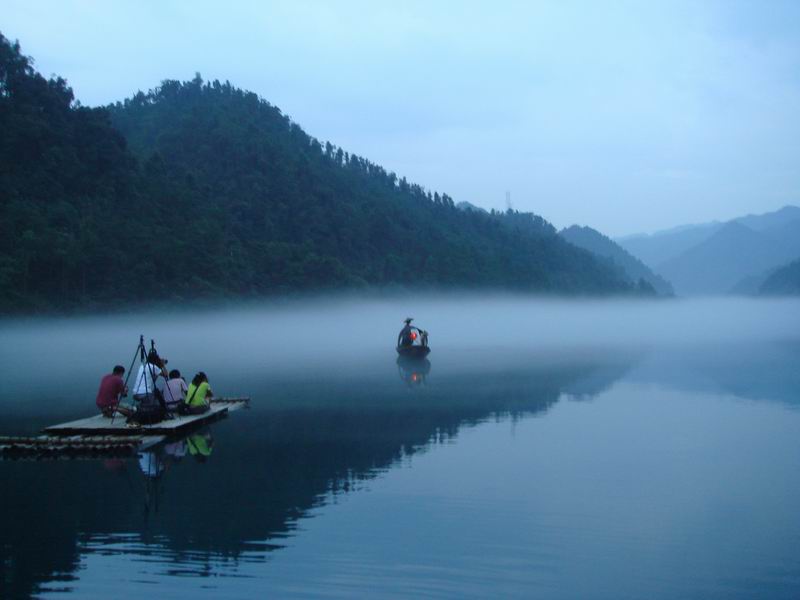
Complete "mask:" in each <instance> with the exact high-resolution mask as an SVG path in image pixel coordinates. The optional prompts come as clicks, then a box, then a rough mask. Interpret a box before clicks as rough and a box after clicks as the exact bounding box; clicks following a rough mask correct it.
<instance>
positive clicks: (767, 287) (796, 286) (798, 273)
mask: <svg viewBox="0 0 800 600" xmlns="http://www.w3.org/2000/svg"><path fill="white" fill-rule="evenodd" d="M759 293H761V294H762V295H765V296H800V259H798V260H795V261H793V262H791V263H789V264H788V265H785V266H783V267H781V268H780V269H778V270H776V271H775V272H774V273H772V274H770V275H769V276H768V277H767V279H766V281H764V283H763V284H761V288H760V289H759Z"/></svg>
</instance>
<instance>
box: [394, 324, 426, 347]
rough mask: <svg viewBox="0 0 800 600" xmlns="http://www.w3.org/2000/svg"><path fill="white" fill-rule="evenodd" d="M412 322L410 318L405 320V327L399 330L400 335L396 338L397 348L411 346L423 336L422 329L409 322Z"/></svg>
mask: <svg viewBox="0 0 800 600" xmlns="http://www.w3.org/2000/svg"><path fill="white" fill-rule="evenodd" d="M413 320H414V319H412V318H410V317H409V318H408V319H406V321H405V323H406V326H405V327H403V328H402V329H401V330H400V333H399V334H398V336H397V345H398V346H413V345H414V340H416V339H417V337H418V336H422V335H423V334H425V332H424V331H422V329H420V328H419V327H415V326H414V325H412V324H411V321H413Z"/></svg>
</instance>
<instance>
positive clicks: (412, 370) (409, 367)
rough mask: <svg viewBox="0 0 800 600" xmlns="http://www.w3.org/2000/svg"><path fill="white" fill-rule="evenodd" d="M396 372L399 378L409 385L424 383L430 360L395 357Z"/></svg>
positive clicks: (429, 369) (428, 371)
mask: <svg viewBox="0 0 800 600" xmlns="http://www.w3.org/2000/svg"><path fill="white" fill-rule="evenodd" d="M397 372H398V374H399V375H400V379H401V380H403V381H404V382H406V384H408V386H409V387H414V386H418V385H425V381H426V379H427V377H428V375H429V374H430V372H431V361H429V360H428V359H427V358H406V357H404V356H399V357H398V358H397Z"/></svg>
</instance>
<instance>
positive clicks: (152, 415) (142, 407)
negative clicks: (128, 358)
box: [133, 349, 167, 423]
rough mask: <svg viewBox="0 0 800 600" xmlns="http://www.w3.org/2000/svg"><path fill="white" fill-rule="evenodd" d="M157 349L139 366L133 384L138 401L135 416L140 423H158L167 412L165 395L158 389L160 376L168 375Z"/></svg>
mask: <svg viewBox="0 0 800 600" xmlns="http://www.w3.org/2000/svg"><path fill="white" fill-rule="evenodd" d="M166 364H167V361H166V360H164V359H162V358H161V357H160V356H159V355H158V352H156V351H155V349H152V350H150V352H149V353H148V354H147V362H145V363H144V364H143V365H141V366H140V367H139V373H138V374H137V375H136V383H135V384H134V386H133V399H134V400H135V401H136V402H137V403H138V408H137V409H136V415H135V418H136V420H137V421H138V422H139V423H158V422H159V421H162V420H163V419H164V417H165V416H166V414H167V406H166V404H165V402H164V396H163V394H162V393H161V390H159V389H158V386H157V382H158V378H159V377H164V378H166V377H167V369H166V367H165V365H166Z"/></svg>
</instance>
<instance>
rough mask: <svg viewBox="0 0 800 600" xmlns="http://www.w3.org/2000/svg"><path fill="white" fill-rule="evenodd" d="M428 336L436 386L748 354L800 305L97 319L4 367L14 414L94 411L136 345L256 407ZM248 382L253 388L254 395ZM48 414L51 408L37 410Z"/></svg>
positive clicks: (798, 329) (354, 309) (358, 371)
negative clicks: (37, 405) (726, 351)
mask: <svg viewBox="0 0 800 600" xmlns="http://www.w3.org/2000/svg"><path fill="white" fill-rule="evenodd" d="M406 316H410V317H414V318H415V319H416V320H415V324H417V325H418V326H419V327H421V328H424V329H427V330H428V331H429V332H430V345H431V348H432V350H433V352H432V354H431V360H432V361H433V363H434V364H435V369H436V373H437V374H440V375H441V374H459V373H474V372H476V371H477V372H486V373H493V372H498V371H502V370H505V369H509V368H520V367H521V368H525V367H526V366H527V365H531V366H533V365H536V366H543V365H547V364H557V363H559V362H563V361H568V360H573V359H574V358H575V357H576V356H577V355H579V353H581V352H583V353H586V352H594V353H599V354H602V353H604V352H607V351H608V350H611V351H613V352H616V353H619V352H622V351H626V352H637V353H639V354H641V353H642V352H644V351H647V350H648V349H653V348H660V349H661V350H662V351H664V350H665V349H667V348H682V349H683V350H681V352H680V353H679V354H680V355H682V356H683V355H685V353H686V352H688V349H689V348H693V350H692V351H693V352H696V351H697V348H698V347H700V348H702V347H709V346H728V347H730V346H731V345H737V344H740V345H750V346H752V345H753V344H758V343H769V342H776V341H780V340H792V339H797V338H798V337H800V302H798V301H797V300H780V299H778V300H751V299H742V298H725V299H695V300H653V301H649V300H553V299H546V300H543V299H536V298H531V297H525V296H508V295H506V296H477V295H476V296H471V297H466V298H455V297H451V296H441V297H436V296H428V297H424V298H421V299H420V298H406V297H403V298H396V299H381V300H356V299H348V298H342V297H333V298H324V297H320V298H317V299H306V300H302V301H297V302H294V303H292V304H282V305H277V304H270V303H265V304H259V305H253V304H251V305H246V306H242V307H240V308H236V307H227V308H222V309H217V310H196V311H192V310H189V311H180V310H178V309H174V310H172V311H166V312H165V311H158V312H155V311H152V312H139V313H127V314H120V315H110V316H102V317H86V316H81V317H74V318H44V319H22V320H13V319H10V320H5V321H3V322H2V323H0V336H1V337H2V338H3V344H2V346H1V347H0V360H1V361H2V364H3V365H4V366H5V368H4V373H3V388H4V392H5V393H4V394H3V396H5V397H6V401H7V402H20V403H21V404H22V406H21V408H24V405H25V404H26V403H27V402H28V401H29V400H30V399H31V398H32V397H38V396H37V395H38V394H40V393H41V392H44V391H46V390H51V389H52V387H53V384H54V382H56V381H61V382H64V384H65V385H64V388H63V392H62V393H63V394H64V395H66V396H72V395H73V394H74V395H75V396H76V397H77V396H81V397H83V398H85V402H86V403H87V404H86V407H87V409H91V399H92V398H93V397H94V392H95V387H96V385H97V380H98V379H99V377H100V376H101V375H102V374H103V373H105V372H108V371H109V370H110V369H111V367H112V366H113V365H114V364H123V365H124V366H125V367H126V368H127V367H128V366H129V364H130V361H131V358H132V356H133V353H134V350H135V348H136V344H137V341H138V338H139V334H140V333H141V334H144V336H145V341H146V342H147V344H148V345H149V340H150V339H154V340H155V342H156V345H157V348H158V349H159V351H160V353H161V354H162V355H163V356H165V357H167V358H168V359H169V360H170V363H169V366H170V368H178V369H180V370H181V371H182V373H183V374H184V376H188V377H191V375H192V374H193V373H194V372H196V371H198V370H204V371H206V372H208V373H209V375H210V376H211V377H212V381H214V382H217V383H218V384H220V385H218V386H217V387H218V388H220V391H221V392H222V393H224V394H225V395H241V394H248V393H250V392H251V391H252V390H249V389H247V387H246V386H247V385H251V383H252V378H253V376H254V374H256V373H257V374H258V376H259V377H260V378H261V382H262V383H263V384H264V385H265V386H268V381H269V378H271V377H272V378H276V377H277V378H279V379H286V378H288V379H296V378H300V379H307V378H324V379H326V380H336V379H347V378H352V377H353V376H354V375H357V376H358V377H359V378H360V379H371V378H377V379H380V378H382V377H384V376H385V375H386V373H387V372H388V371H393V370H394V369H395V368H396V367H395V365H394V359H395V353H394V344H395V341H396V336H397V333H398V331H399V329H400V328H401V327H402V321H403V319H404V318H405V317H406ZM245 382H251V383H245ZM41 401H43V402H49V401H51V399H50V398H41Z"/></svg>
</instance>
